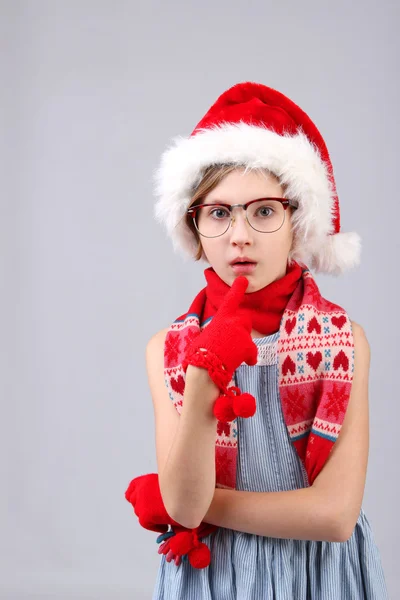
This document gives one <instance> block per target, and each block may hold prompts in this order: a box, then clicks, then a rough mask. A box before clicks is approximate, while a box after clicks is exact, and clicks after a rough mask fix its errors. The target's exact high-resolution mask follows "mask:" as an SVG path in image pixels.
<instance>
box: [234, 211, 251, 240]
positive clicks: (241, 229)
mask: <svg viewBox="0 0 400 600" xmlns="http://www.w3.org/2000/svg"><path fill="white" fill-rule="evenodd" d="M251 231H252V229H251V227H250V225H249V223H248V221H247V219H246V211H245V210H244V209H243V208H242V207H240V206H236V207H235V208H234V209H233V211H232V221H231V224H230V226H229V234H230V240H231V243H232V244H237V245H238V246H243V245H244V244H249V243H251V241H252V233H251Z"/></svg>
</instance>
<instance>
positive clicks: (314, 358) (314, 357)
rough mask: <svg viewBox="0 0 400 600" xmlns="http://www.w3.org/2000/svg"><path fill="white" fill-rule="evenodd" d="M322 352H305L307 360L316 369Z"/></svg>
mask: <svg viewBox="0 0 400 600" xmlns="http://www.w3.org/2000/svg"><path fill="white" fill-rule="evenodd" d="M321 361H322V354H321V352H307V362H308V364H309V365H310V367H312V368H313V369H314V371H316V370H317V369H318V367H319V365H320V364H321Z"/></svg>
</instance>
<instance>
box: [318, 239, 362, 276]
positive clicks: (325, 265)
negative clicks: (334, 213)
mask: <svg viewBox="0 0 400 600" xmlns="http://www.w3.org/2000/svg"><path fill="white" fill-rule="evenodd" d="M360 256H361V237H360V236H359V235H358V233H336V234H334V235H328V236H326V237H325V238H324V239H323V241H322V243H321V244H320V245H319V246H318V248H317V249H315V250H314V251H313V253H312V256H311V265H310V266H311V267H312V268H313V269H315V271H316V272H317V273H328V274H330V275H340V274H342V273H345V272H346V271H348V270H349V269H352V268H353V267H356V266H358V265H359V264H360Z"/></svg>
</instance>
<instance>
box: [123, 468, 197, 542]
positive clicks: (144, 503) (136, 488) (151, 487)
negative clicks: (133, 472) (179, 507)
mask: <svg viewBox="0 0 400 600" xmlns="http://www.w3.org/2000/svg"><path fill="white" fill-rule="evenodd" d="M125 498H126V500H127V501H128V502H130V503H131V504H132V506H133V510H134V512H135V514H136V516H137V517H138V518H139V523H140V525H141V526H142V527H144V528H145V529H149V530H150V531H158V532H159V533H162V532H167V531H168V525H173V526H175V527H176V529H177V530H178V529H180V528H182V527H183V526H182V525H180V524H179V523H177V522H176V521H174V520H173V519H172V517H170V516H169V514H168V513H167V511H166V510H165V506H164V502H163V499H162V496H161V491H160V486H159V482H158V474H157V473H148V474H147V475H140V477H135V479H132V481H131V482H130V484H129V486H128V488H127V490H126V492H125ZM184 529H186V528H184Z"/></svg>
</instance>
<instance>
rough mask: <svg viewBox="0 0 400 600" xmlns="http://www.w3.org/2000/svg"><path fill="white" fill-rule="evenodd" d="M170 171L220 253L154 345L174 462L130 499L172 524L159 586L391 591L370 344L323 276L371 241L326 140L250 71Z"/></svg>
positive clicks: (182, 592) (190, 217)
mask: <svg viewBox="0 0 400 600" xmlns="http://www.w3.org/2000/svg"><path fill="white" fill-rule="evenodd" d="M156 175H157V187H156V192H157V195H158V202H157V205H156V217H157V219H158V220H159V221H160V222H162V223H164V224H165V226H166V228H167V231H168V232H169V234H170V236H171V237H172V240H173V243H174V246H175V247H176V248H180V249H182V250H184V251H185V252H186V253H187V254H189V255H190V256H191V257H193V258H194V259H195V260H200V259H201V260H205V261H207V263H208V264H209V265H210V266H209V267H208V268H206V269H205V272H204V273H205V278H206V286H205V288H204V289H202V290H201V291H200V292H199V294H198V295H197V296H196V298H195V299H194V300H193V302H192V304H191V305H190V307H189V309H188V311H187V312H185V313H184V314H183V315H181V316H180V317H178V318H177V319H176V320H175V321H174V323H172V325H171V326H170V327H169V328H167V329H165V330H162V331H160V332H159V333H157V334H156V335H154V336H153V337H152V339H151V340H150V341H149V343H148V346H147V352H146V357H147V371H148V378H149V385H150V389H151V394H152V398H153V404H154V412H155V424H156V450H157V463H158V475H157V474H151V475H146V476H142V477H139V478H136V479H135V480H133V481H132V482H131V484H130V486H129V488H128V490H127V492H126V497H127V499H128V500H129V501H130V502H132V504H133V506H134V509H135V513H136V514H137V515H138V517H139V521H140V523H141V524H142V525H143V526H144V527H147V528H148V529H152V530H154V531H159V532H164V533H163V535H161V536H159V538H158V540H157V541H158V542H162V544H161V546H160V550H159V552H160V553H161V563H160V567H159V571H158V576H157V581H156V585H155V589H154V594H153V600H178V599H185V600H191V599H193V600H202V599H204V600H205V599H207V600H213V599H216V600H232V599H235V598H238V599H240V600H261V599H264V598H265V599H266V598H268V599H269V598H271V599H272V598H274V599H279V600H289V599H290V600H293V599H296V600H306V599H309V598H312V599H318V600H330V599H332V600H338V599H349V600H358V599H364V598H368V599H376V600H378V599H379V600H384V599H385V598H387V597H388V596H387V590H386V585H385V579H384V574H383V570H382V565H381V560H380V555H379V551H378V548H377V546H376V544H375V542H374V538H373V534H372V531H371V527H370V523H369V521H368V519H367V517H366V515H365V513H364V511H363V509H362V507H361V504H362V497H363V491H364V485H365V478H366V469H367V457H368V427H369V425H368V376H369V363H370V350H369V345H368V341H367V339H366V336H365V333H364V331H363V329H362V327H361V326H360V325H358V324H356V323H355V322H353V321H350V319H349V317H348V315H347V313H346V311H345V310H344V309H343V308H341V307H340V306H338V305H336V304H333V303H331V302H329V301H328V300H327V299H325V298H323V297H322V296H321V294H320V292H319V289H318V286H317V285H316V282H315V280H314V278H313V276H312V274H311V269H314V270H315V271H317V272H325V273H331V274H334V275H338V274H340V273H342V272H344V271H346V270H347V269H349V268H351V267H354V266H356V265H357V264H358V263H359V256H360V247H361V244H360V238H359V236H358V235H357V234H355V233H341V232H340V215H339V200H338V197H337V194H336V187H335V181H334V176H333V169H332V165H331V162H330V158H329V154H328V151H327V148H326V145H325V143H324V140H323V139H322V137H321V135H320V133H319V131H318V130H317V128H316V126H315V125H314V123H313V122H312V121H311V120H310V119H309V117H308V116H307V115H306V114H305V113H304V112H303V111H302V110H301V109H300V108H299V107H298V106H297V105H296V104H294V103H293V102H292V101H291V100H290V99H289V98H287V97H286V96H284V95H283V94H281V93H279V92H277V91H276V90H273V89H271V88H268V87H266V86H264V85H261V84H257V83H251V82H246V83H240V84H237V85H235V86H233V87H231V88H230V89H228V90H227V91H226V92H224V93H223V94H222V95H221V96H220V97H219V98H218V99H217V101H216V102H215V103H214V104H213V106H212V107H211V108H210V109H209V111H208V112H207V113H206V115H205V116H204V117H203V118H202V120H201V121H200V123H199V124H198V125H197V126H196V128H195V130H194V131H193V132H192V134H191V136H190V137H189V138H187V139H185V138H177V139H176V140H175V142H174V144H173V145H172V146H171V147H170V148H169V149H167V150H166V152H165V153H164V155H163V158H162V162H161V165H160V167H159V169H158V171H157V173H156ZM171 401H172V402H171Z"/></svg>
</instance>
